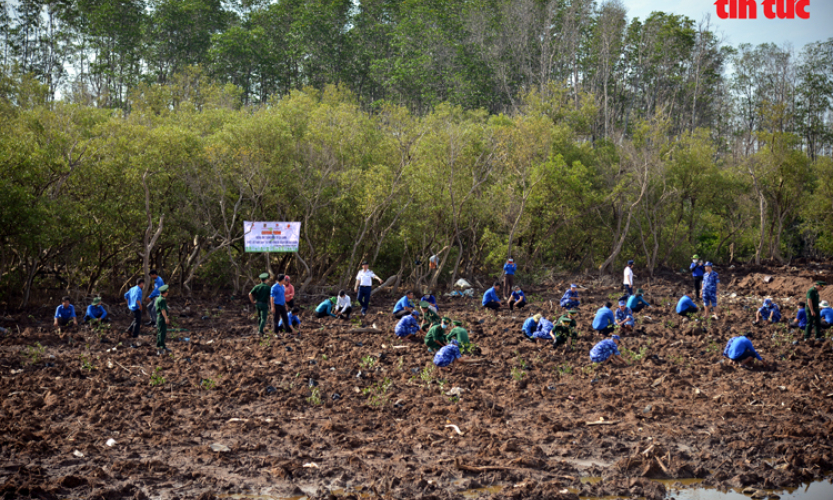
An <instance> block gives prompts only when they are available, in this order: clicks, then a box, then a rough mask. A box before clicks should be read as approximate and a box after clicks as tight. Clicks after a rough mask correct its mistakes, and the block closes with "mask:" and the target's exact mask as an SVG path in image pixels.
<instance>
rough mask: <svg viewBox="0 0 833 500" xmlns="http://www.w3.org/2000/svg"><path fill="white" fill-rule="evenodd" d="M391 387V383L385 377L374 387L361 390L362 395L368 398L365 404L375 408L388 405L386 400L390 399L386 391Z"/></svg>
mask: <svg viewBox="0 0 833 500" xmlns="http://www.w3.org/2000/svg"><path fill="white" fill-rule="evenodd" d="M391 385H393V381H392V380H391V379H389V378H388V377H385V380H383V381H381V382H378V383H377V384H376V385H372V386H370V387H368V388H366V389H363V390H362V394H365V395H367V396H368V398H367V404H369V405H370V406H376V407H380V406H385V405H386V404H388V399H389V398H390V396H389V395H388V389H390V386H391Z"/></svg>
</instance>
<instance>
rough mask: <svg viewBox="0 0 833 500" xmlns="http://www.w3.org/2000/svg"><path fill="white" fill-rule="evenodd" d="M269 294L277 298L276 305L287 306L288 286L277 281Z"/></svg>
mask: <svg viewBox="0 0 833 500" xmlns="http://www.w3.org/2000/svg"><path fill="white" fill-rule="evenodd" d="M269 294H270V295H271V296H272V298H273V299H275V305H279V306H285V305H286V288H284V286H283V285H281V284H280V283H275V284H274V285H272V289H271V290H270V292H269Z"/></svg>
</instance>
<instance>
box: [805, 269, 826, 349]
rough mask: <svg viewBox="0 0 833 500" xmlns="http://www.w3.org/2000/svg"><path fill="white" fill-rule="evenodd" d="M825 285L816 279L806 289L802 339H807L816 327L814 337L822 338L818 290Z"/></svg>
mask: <svg viewBox="0 0 833 500" xmlns="http://www.w3.org/2000/svg"><path fill="white" fill-rule="evenodd" d="M826 286H827V283H825V282H824V281H816V284H815V285H814V286H812V287H811V288H810V289H809V290H808V291H807V327H806V328H805V329H804V340H809V339H810V336H811V335H812V333H813V328H815V329H816V338H817V339H821V338H824V334H823V333H821V309H820V308H819V300H820V299H819V290H821V289H823V288H824V287H826Z"/></svg>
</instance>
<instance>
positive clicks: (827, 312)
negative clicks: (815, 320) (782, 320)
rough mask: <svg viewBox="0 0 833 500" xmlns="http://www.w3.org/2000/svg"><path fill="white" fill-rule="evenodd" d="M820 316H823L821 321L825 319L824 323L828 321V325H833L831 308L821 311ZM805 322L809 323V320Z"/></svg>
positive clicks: (832, 310)
mask: <svg viewBox="0 0 833 500" xmlns="http://www.w3.org/2000/svg"><path fill="white" fill-rule="evenodd" d="M819 315H820V316H821V319H823V320H824V321H827V322H828V323H830V324H833V309H831V308H829V307H825V308H824V309H822V310H821V311H819ZM804 321H807V320H804Z"/></svg>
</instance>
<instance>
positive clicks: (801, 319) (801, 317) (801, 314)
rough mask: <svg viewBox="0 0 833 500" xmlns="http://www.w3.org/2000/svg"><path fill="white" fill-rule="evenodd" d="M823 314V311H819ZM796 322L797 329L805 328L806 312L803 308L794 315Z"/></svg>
mask: <svg viewBox="0 0 833 500" xmlns="http://www.w3.org/2000/svg"><path fill="white" fill-rule="evenodd" d="M821 312H822V313H823V312H824V309H822V310H821ZM795 319H796V321H798V327H799V328H806V327H807V311H806V310H805V309H804V308H801V309H799V310H798V313H796V315H795Z"/></svg>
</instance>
